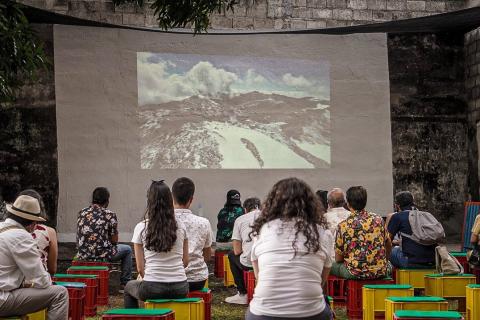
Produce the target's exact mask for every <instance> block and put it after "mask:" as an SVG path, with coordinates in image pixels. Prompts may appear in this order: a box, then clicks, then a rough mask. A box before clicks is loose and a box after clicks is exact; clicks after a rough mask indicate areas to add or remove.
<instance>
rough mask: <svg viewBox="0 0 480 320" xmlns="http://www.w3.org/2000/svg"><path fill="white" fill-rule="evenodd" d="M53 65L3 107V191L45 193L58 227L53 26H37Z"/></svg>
mask: <svg viewBox="0 0 480 320" xmlns="http://www.w3.org/2000/svg"><path fill="white" fill-rule="evenodd" d="M35 29H36V30H37V32H38V35H39V36H40V38H42V39H43V41H44V43H45V48H46V53H47V56H48V58H49V59H50V65H49V67H48V68H47V69H46V70H43V71H42V72H40V74H39V77H38V79H37V80H35V81H32V82H31V83H29V84H27V85H25V86H24V87H23V88H22V89H21V91H20V93H19V95H18V97H17V101H16V102H15V103H14V104H13V105H11V106H8V107H0V188H2V187H3V186H5V185H6V184H11V183H16V184H19V185H20V186H21V188H22V189H27V188H33V189H35V190H37V191H38V192H40V194H42V196H43V199H44V202H45V206H46V210H47V213H48V214H49V215H50V216H51V225H52V226H54V225H56V213H57V195H58V173H57V122H56V113H55V78H54V72H53V63H54V61H53V27H52V26H51V25H42V26H40V25H39V26H35Z"/></svg>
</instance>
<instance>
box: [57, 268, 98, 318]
mask: <svg viewBox="0 0 480 320" xmlns="http://www.w3.org/2000/svg"><path fill="white" fill-rule="evenodd" d="M53 281H54V282H55V283H61V282H76V283H79V282H80V283H84V284H85V285H86V290H85V303H84V310H85V312H84V315H85V316H87V317H94V316H95V315H96V314H97V290H98V289H97V288H98V276H97V275H93V274H61V273H58V274H56V275H54V276H53Z"/></svg>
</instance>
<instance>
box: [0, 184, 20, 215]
mask: <svg viewBox="0 0 480 320" xmlns="http://www.w3.org/2000/svg"><path fill="white" fill-rule="evenodd" d="M19 191H20V187H19V186H18V185H17V184H6V185H4V186H3V187H2V202H0V221H4V220H5V219H6V217H7V214H8V211H7V205H10V204H12V203H13V202H14V201H15V199H16V198H17V194H18V192H19Z"/></svg>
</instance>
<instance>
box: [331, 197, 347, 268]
mask: <svg viewBox="0 0 480 320" xmlns="http://www.w3.org/2000/svg"><path fill="white" fill-rule="evenodd" d="M327 203H328V210H327V213H326V214H325V219H326V220H327V225H328V230H330V232H331V233H332V234H333V238H334V239H335V236H336V233H337V227H338V225H339V223H340V222H342V221H343V220H345V219H347V218H348V217H349V216H350V214H351V212H350V211H348V210H345V208H344V205H345V203H346V200H345V192H343V190H342V189H340V188H333V189H332V190H330V192H329V193H328V195H327ZM333 259H334V261H335V251H334V252H333Z"/></svg>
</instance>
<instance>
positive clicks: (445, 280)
mask: <svg viewBox="0 0 480 320" xmlns="http://www.w3.org/2000/svg"><path fill="white" fill-rule="evenodd" d="M475 282H476V278H475V276H474V275H473V274H456V275H443V274H429V275H426V276H425V295H426V296H433V297H443V298H461V297H465V296H466V286H467V285H469V284H475Z"/></svg>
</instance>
